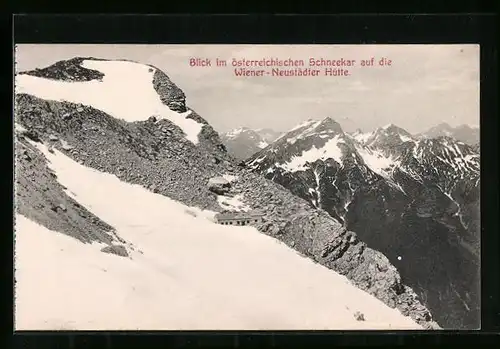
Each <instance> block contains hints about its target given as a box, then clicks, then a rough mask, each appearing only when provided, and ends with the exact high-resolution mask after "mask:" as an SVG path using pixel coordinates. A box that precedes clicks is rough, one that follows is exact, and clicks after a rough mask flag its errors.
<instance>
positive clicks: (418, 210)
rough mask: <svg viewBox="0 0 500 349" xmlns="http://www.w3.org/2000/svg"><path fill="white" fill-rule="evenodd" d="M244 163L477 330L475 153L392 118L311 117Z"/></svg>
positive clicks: (444, 312) (433, 306) (446, 320)
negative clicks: (370, 125)
mask: <svg viewBox="0 0 500 349" xmlns="http://www.w3.org/2000/svg"><path fill="white" fill-rule="evenodd" d="M247 165H248V166H249V167H250V168H251V169H253V170H254V171H255V172H257V173H261V174H263V175H265V176H266V178H268V179H271V180H273V181H275V182H276V183H279V184H281V185H283V186H284V187H286V188H288V189H290V191H291V192H292V193H294V194H295V195H297V196H299V197H302V198H304V199H305V200H307V201H309V203H310V204H311V206H313V207H318V208H322V209H324V210H325V211H327V212H328V213H329V214H330V215H331V216H332V217H333V218H335V219H336V220H337V221H339V222H340V223H342V224H343V225H344V227H346V228H347V229H348V230H350V231H354V232H356V233H357V234H358V236H359V237H360V239H361V240H363V241H365V242H366V243H367V244H368V246H371V247H373V248H375V249H377V250H379V251H382V252H383V253H384V254H385V255H386V256H387V257H388V258H389V260H390V261H391V262H392V263H393V264H394V265H395V266H396V267H397V268H398V270H399V271H400V272H401V274H402V276H403V279H404V280H405V282H407V283H408V284H409V285H411V287H412V288H413V289H415V291H416V292H417V293H418V294H419V295H420V296H421V297H422V299H423V300H424V303H425V304H426V305H427V306H428V307H429V309H430V310H431V312H432V313H433V314H434V317H435V318H436V320H437V321H438V323H440V325H442V326H445V327H447V328H478V327H479V247H480V243H479V235H480V234H479V154H478V153H477V152H475V150H474V149H473V148H471V147H469V146H468V145H466V144H464V143H462V142H457V141H454V140H453V139H451V138H439V139H430V140H421V141H419V140H417V139H415V138H414V137H413V136H412V135H411V134H409V133H408V132H406V131H405V130H403V129H401V128H399V127H397V126H395V125H388V126H386V127H383V128H379V129H377V130H375V131H374V132H372V133H369V134H363V133H361V132H355V133H354V134H346V133H344V132H343V130H342V128H341V126H340V125H339V124H338V123H337V122H335V121H334V120H332V119H330V118H326V119H324V120H319V121H315V120H309V121H307V122H305V123H303V124H301V125H298V126H297V127H295V128H294V129H292V130H290V131H289V132H288V133H287V134H285V135H284V136H282V137H281V138H279V139H278V140H277V141H276V142H275V143H273V144H272V145H270V146H269V147H267V148H266V149H264V150H262V151H260V152H259V153H257V154H255V155H254V156H253V157H251V158H250V159H249V160H248V161H247Z"/></svg>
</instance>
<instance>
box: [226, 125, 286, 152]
mask: <svg viewBox="0 0 500 349" xmlns="http://www.w3.org/2000/svg"><path fill="white" fill-rule="evenodd" d="M280 135H281V132H277V131H274V130H272V129H269V128H262V129H256V130H252V129H250V128H247V127H240V128H237V129H234V130H232V131H229V132H226V133H223V134H222V135H221V141H222V142H223V143H224V145H225V146H226V148H227V150H228V152H229V153H230V154H232V155H233V156H234V157H236V158H237V159H240V160H244V159H247V158H249V157H250V156H252V155H253V154H255V153H256V152H258V151H259V150H261V149H264V148H265V147H267V146H268V145H269V144H270V143H272V142H273V141H274V140H275V139H276V138H278V137H279V136H280Z"/></svg>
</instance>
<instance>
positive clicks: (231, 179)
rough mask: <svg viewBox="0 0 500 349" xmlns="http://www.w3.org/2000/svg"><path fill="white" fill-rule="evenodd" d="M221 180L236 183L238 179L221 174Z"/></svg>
mask: <svg viewBox="0 0 500 349" xmlns="http://www.w3.org/2000/svg"><path fill="white" fill-rule="evenodd" d="M222 178H224V179H225V180H226V181H228V182H229V183H231V182H234V181H236V180H237V179H238V176H233V175H230V174H223V175H222Z"/></svg>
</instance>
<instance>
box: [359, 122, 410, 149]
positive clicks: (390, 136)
mask: <svg viewBox="0 0 500 349" xmlns="http://www.w3.org/2000/svg"><path fill="white" fill-rule="evenodd" d="M411 141H414V138H413V136H412V135H411V134H410V133H409V132H408V131H406V130H405V129H403V128H401V127H399V126H396V125H394V124H389V125H386V126H384V127H379V128H377V129H376V130H375V131H374V132H373V133H372V134H370V135H369V136H367V137H366V140H365V142H364V143H365V144H366V145H369V146H372V147H379V146H385V145H388V144H389V145H397V144H400V143H405V142H411Z"/></svg>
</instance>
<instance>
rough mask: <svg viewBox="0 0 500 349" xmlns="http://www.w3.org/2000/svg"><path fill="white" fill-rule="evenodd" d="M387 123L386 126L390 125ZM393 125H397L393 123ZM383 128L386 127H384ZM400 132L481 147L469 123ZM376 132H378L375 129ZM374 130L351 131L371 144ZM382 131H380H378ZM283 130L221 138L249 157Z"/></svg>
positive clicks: (241, 132) (241, 131)
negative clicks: (450, 139)
mask: <svg viewBox="0 0 500 349" xmlns="http://www.w3.org/2000/svg"><path fill="white" fill-rule="evenodd" d="M390 126H391V125H387V126H386V127H390ZM392 127H397V126H395V125H392ZM381 129H384V127H382V128H381ZM398 130H399V133H400V134H401V136H402V137H406V138H408V137H409V138H412V139H413V138H414V139H431V138H438V137H451V138H453V139H455V140H457V141H461V142H464V143H467V144H468V145H471V146H474V147H475V148H476V149H478V148H479V128H478V127H471V126H469V125H465V124H464V125H460V126H457V127H452V126H450V125H448V124H447V123H441V124H439V125H437V126H434V127H432V128H430V129H429V130H427V131H426V132H422V133H419V134H415V135H412V134H410V133H409V132H407V131H406V130H404V129H402V128H398ZM374 132H377V130H376V131H374ZM374 132H367V133H364V132H362V131H361V130H360V129H358V130H356V131H355V132H351V133H349V134H350V135H351V136H352V137H354V138H355V139H356V140H357V141H358V142H361V143H363V144H365V145H370V144H369V142H368V143H367V141H369V139H370V138H374V137H376V135H375V134H374ZM378 132H380V131H378ZM282 134H283V132H278V131H274V130H272V129H269V128H265V129H255V130H253V129H250V128H247V127H240V128H237V129H234V130H231V131H229V132H226V133H223V134H222V135H221V140H222V142H223V143H224V145H225V146H226V147H227V149H228V151H229V153H230V154H232V155H233V156H235V157H236V158H238V159H247V158H249V157H250V156H252V155H253V154H255V153H257V152H258V151H260V150H261V149H264V148H265V147H267V146H268V145H269V144H270V143H272V142H273V141H274V140H276V139H277V138H278V137H279V136H280V135H282Z"/></svg>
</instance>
